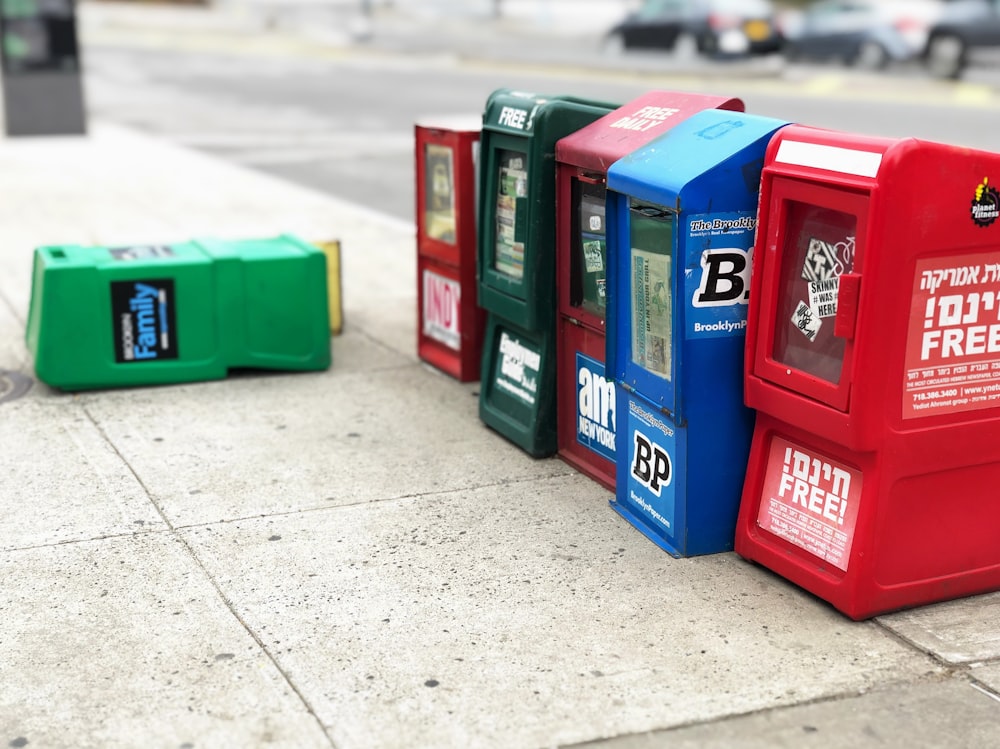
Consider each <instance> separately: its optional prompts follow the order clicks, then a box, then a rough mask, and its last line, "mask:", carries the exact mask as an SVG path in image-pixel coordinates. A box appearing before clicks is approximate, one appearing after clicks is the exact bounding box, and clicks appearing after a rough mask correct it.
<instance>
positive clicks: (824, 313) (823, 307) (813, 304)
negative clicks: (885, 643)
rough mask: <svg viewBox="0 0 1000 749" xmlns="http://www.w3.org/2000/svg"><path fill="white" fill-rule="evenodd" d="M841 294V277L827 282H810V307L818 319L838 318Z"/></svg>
mask: <svg viewBox="0 0 1000 749" xmlns="http://www.w3.org/2000/svg"><path fill="white" fill-rule="evenodd" d="M839 294H840V276H837V277H836V278H830V279H827V280H826V281H810V282H809V307H810V308H811V309H812V311H813V312H814V313H815V314H816V316H817V317H836V316H837V298H838V295H839Z"/></svg>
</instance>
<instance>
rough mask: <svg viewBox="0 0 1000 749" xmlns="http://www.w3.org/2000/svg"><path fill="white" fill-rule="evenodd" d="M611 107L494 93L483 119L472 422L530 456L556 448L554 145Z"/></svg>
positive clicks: (567, 99) (566, 98) (568, 99)
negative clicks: (476, 391)
mask: <svg viewBox="0 0 1000 749" xmlns="http://www.w3.org/2000/svg"><path fill="white" fill-rule="evenodd" d="M616 106H617V105H615V104H607V103H604V102H595V101H588V100H585V99H580V98H575V97H569V96H553V97H547V96H540V95H538V94H529V93H522V92H517V91H510V90H507V89H500V90H498V91H495V92H494V93H493V94H492V95H491V96H490V97H489V99H488V100H487V103H486V108H485V111H484V113H483V130H482V135H481V140H480V153H481V156H480V182H479V240H478V276H479V304H480V306H481V307H483V308H484V309H485V310H486V311H487V313H488V316H487V322H486V332H485V336H484V341H483V362H482V368H481V381H482V382H481V387H480V395H479V416H480V418H481V419H482V420H483V422H484V423H485V424H486V425H487V426H489V427H491V428H493V429H495V430H497V431H498V432H500V434H502V435H503V436H505V437H506V438H507V439H509V440H511V441H512V442H514V443H515V444H517V445H518V446H519V447H521V448H522V449H523V450H525V451H526V452H528V453H529V454H531V455H532V456H534V457H544V456H547V455H552V454H553V453H555V451H556V447H557V444H556V387H555V384H556V378H555V368H556V353H555V322H556V289H555V265H556V205H555V204H556V184H555V144H556V141H558V140H559V139H560V138H563V137H565V136H566V135H569V134H570V133H573V132H575V131H577V130H579V129H580V128H582V127H584V126H586V125H589V124H590V123H591V122H594V121H595V120H597V119H599V118H600V117H603V116H604V115H606V114H607V113H608V112H610V111H611V110H612V109H614V108H616Z"/></svg>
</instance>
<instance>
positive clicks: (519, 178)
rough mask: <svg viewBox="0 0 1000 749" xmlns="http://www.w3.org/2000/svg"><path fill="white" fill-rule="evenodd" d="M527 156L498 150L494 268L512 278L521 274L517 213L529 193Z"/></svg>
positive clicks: (522, 257) (521, 218)
mask: <svg viewBox="0 0 1000 749" xmlns="http://www.w3.org/2000/svg"><path fill="white" fill-rule="evenodd" d="M526 165H527V156H526V155H525V154H524V153H522V152H520V151H507V150H504V151H500V153H499V174H498V180H499V181H498V184H497V204H496V245H495V252H494V258H493V264H494V267H495V268H496V270H498V271H500V272H501V273H505V274H506V275H508V276H512V277H514V278H523V277H524V238H523V237H522V236H520V232H519V231H518V229H519V228H520V224H519V223H518V222H519V221H522V222H523V221H524V220H525V218H526V217H525V216H523V215H519V212H520V211H521V210H523V205H524V202H525V199H526V198H527V196H528V172H527V168H526Z"/></svg>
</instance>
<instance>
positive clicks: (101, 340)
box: [26, 235, 330, 390]
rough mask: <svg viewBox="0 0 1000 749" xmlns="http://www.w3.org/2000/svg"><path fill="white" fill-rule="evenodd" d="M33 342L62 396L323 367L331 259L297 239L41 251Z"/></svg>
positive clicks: (31, 321)
mask: <svg viewBox="0 0 1000 749" xmlns="http://www.w3.org/2000/svg"><path fill="white" fill-rule="evenodd" d="M26 340H27V344H28V348H29V349H30V350H31V351H32V353H33V354H34V356H35V371H36V373H37V375H38V377H39V379H40V380H42V381H43V382H45V383H47V384H48V385H51V386H53V387H57V388H61V389H64V390H85V389H91V388H108V387H123V386H132V385H157V384H166V383H175V382H192V381H197V380H214V379H221V378H223V377H225V376H226V374H227V373H228V371H229V370H230V369H235V368H256V369H275V370H321V369H326V368H327V367H329V366H330V323H329V309H328V302H327V276H326V257H325V255H324V254H323V252H322V251H321V250H319V249H318V248H316V247H314V246H313V245H311V244H308V243H306V242H304V241H302V240H300V239H298V238H296V237H293V236H290V235H282V236H279V237H276V238H273V239H251V240H242V241H220V240H211V239H200V240H193V241H190V242H182V243H177V244H169V245H143V246H129V247H82V246H78V245H66V246H53V247H40V248H38V249H36V250H35V259H34V269H33V274H32V291H31V306H30V310H29V313H28V326H27V334H26Z"/></svg>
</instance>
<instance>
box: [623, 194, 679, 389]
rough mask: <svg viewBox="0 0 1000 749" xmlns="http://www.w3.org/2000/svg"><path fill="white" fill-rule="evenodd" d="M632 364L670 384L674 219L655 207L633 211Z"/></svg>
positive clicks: (631, 261)
mask: <svg viewBox="0 0 1000 749" xmlns="http://www.w3.org/2000/svg"><path fill="white" fill-rule="evenodd" d="M630 224H631V226H630V235H631V243H632V248H631V258H630V264H629V265H630V272H631V288H630V292H631V293H630V296H631V311H632V341H631V345H632V361H633V362H634V363H635V364H638V365H639V366H640V367H642V368H643V369H645V370H647V371H648V372H651V373H652V374H655V375H657V376H659V377H662V378H663V379H665V380H668V381H669V380H671V378H672V374H671V363H672V358H673V351H672V349H673V292H672V288H673V268H672V265H673V257H672V250H673V216H672V214H670V213H667V212H666V211H664V210H662V209H659V208H657V207H654V206H642V205H633V206H632V209H631V211H630Z"/></svg>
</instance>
